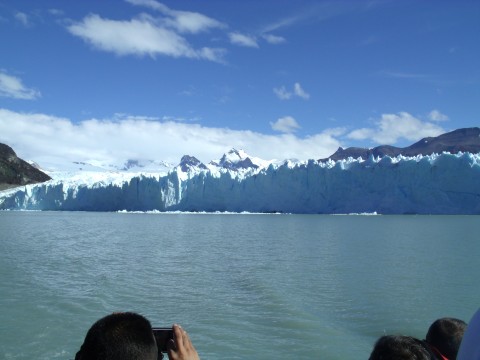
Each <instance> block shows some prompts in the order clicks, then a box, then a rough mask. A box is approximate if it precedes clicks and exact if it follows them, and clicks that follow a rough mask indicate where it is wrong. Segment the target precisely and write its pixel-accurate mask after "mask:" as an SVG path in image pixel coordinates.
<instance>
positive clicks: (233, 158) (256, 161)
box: [210, 149, 271, 170]
mask: <svg viewBox="0 0 480 360" xmlns="http://www.w3.org/2000/svg"><path fill="white" fill-rule="evenodd" d="M270 163H271V161H266V160H263V159H260V158H257V157H253V156H250V155H248V154H247V153H246V152H245V151H243V150H241V149H240V150H237V149H231V150H230V151H229V152H228V153H226V154H223V156H222V157H221V158H220V160H217V161H211V162H210V165H214V166H218V167H221V168H224V169H229V170H240V169H259V168H265V167H267V166H268V165H270Z"/></svg>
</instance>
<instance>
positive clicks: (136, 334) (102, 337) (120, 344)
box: [75, 312, 158, 360]
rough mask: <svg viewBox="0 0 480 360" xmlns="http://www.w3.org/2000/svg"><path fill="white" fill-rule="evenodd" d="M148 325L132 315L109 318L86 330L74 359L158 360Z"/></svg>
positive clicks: (139, 316)
mask: <svg viewBox="0 0 480 360" xmlns="http://www.w3.org/2000/svg"><path fill="white" fill-rule="evenodd" d="M157 351H158V350H157V344H156V342H155V338H154V336H153V332H152V326H151V324H150V322H149V321H148V320H147V319H145V318H144V317H143V316H141V315H139V314H135V313H131V312H126V313H114V314H111V315H108V316H106V317H104V318H102V319H100V320H98V321H97V322H96V323H95V324H93V325H92V327H91V328H90V330H88V332H87V335H86V336H85V340H84V342H83V345H82V347H81V348H80V350H79V351H78V352H77V355H76V356H75V360H157V356H158V352H157Z"/></svg>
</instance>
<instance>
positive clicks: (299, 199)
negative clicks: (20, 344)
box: [0, 153, 480, 214]
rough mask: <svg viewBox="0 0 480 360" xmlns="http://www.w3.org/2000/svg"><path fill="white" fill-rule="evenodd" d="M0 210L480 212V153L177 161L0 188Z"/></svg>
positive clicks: (342, 212)
mask: <svg viewBox="0 0 480 360" xmlns="http://www.w3.org/2000/svg"><path fill="white" fill-rule="evenodd" d="M0 209H12V210H21V209H26V210H84V211H117V210H127V211H148V210H159V211H207V212H209V211H211V212H213V211H230V212H242V211H248V212H283V213H303V214H310V213H325V214H333V213H339V214H346V213H365V212H377V213H380V214H480V154H470V153H464V154H461V153H459V154H448V153H443V154H441V155H431V156H417V157H413V158H406V157H402V156H400V157H397V158H390V157H388V156H386V157H383V158H379V159H374V158H373V157H371V158H370V159H368V160H366V161H363V160H361V159H357V160H354V159H349V160H341V161H337V162H333V161H328V162H317V161H314V160H309V161H306V162H301V163H291V162H285V163H284V164H282V165H270V166H269V167H268V168H264V169H256V170H255V169H250V170H248V171H243V172H238V171H232V170H227V169H218V170H215V171H213V170H211V169H192V170H190V171H189V172H183V171H182V170H181V168H180V167H177V168H176V169H175V170H172V171H170V172H169V173H168V174H166V175H162V176H160V175H159V176H145V175H141V176H135V177H133V178H131V179H130V180H127V181H123V182H111V183H102V182H97V183H88V181H85V183H83V184H82V183H80V184H78V183H75V184H71V183H69V182H68V181H65V180H64V181H55V180H51V181H49V182H46V183H43V184H37V185H28V186H26V187H23V188H16V189H15V190H9V191H4V192H3V193H0Z"/></svg>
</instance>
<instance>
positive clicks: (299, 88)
mask: <svg viewBox="0 0 480 360" xmlns="http://www.w3.org/2000/svg"><path fill="white" fill-rule="evenodd" d="M293 91H294V92H295V95H297V96H298V97H301V98H302V99H305V100H308V99H309V98H310V94H308V93H307V92H305V90H303V89H302V86H301V85H300V83H295V84H294V85H293Z"/></svg>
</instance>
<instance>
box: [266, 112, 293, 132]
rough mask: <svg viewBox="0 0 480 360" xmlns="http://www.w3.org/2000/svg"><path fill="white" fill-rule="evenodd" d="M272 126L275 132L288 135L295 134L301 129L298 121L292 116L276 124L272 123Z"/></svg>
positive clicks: (285, 117) (279, 120) (281, 119)
mask: <svg viewBox="0 0 480 360" xmlns="http://www.w3.org/2000/svg"><path fill="white" fill-rule="evenodd" d="M270 126H271V127H272V129H273V130H275V131H280V132H283V133H287V134H290V133H293V132H295V131H296V130H297V129H299V128H300V125H298V123H297V121H296V120H295V119H294V118H293V117H291V116H284V117H282V118H280V119H278V120H277V121H275V122H270Z"/></svg>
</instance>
